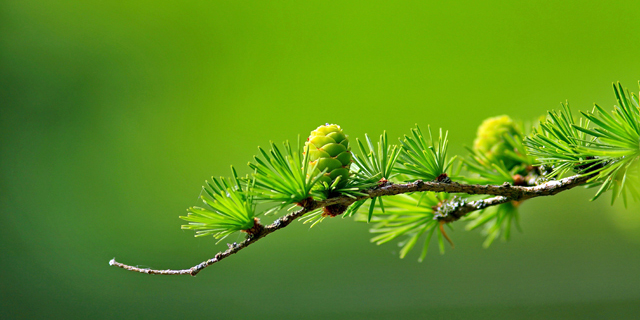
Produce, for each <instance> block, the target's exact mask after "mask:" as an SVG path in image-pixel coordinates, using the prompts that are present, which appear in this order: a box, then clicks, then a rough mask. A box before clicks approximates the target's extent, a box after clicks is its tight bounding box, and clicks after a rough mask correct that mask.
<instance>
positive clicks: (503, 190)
mask: <svg viewBox="0 0 640 320" xmlns="http://www.w3.org/2000/svg"><path fill="white" fill-rule="evenodd" d="M589 178H590V176H588V175H575V176H571V177H567V178H564V179H561V180H553V181H549V182H546V183H544V184H541V185H538V186H533V187H521V186H512V185H511V184H508V183H505V184H503V185H476V184H461V183H456V182H451V183H445V182H423V181H422V180H417V181H415V182H412V183H405V184H393V183H389V182H387V183H385V184H383V185H381V186H378V187H376V188H373V189H370V190H366V191H363V193H365V194H366V195H365V196H360V197H356V198H353V197H347V196H339V197H335V198H329V199H326V200H322V201H315V200H313V199H311V198H309V199H307V200H305V201H303V202H302V203H300V204H302V205H303V208H301V209H299V210H297V211H295V212H292V213H289V214H287V215H285V216H283V217H281V218H279V219H277V220H276V221H275V222H273V223H272V224H270V225H268V226H265V227H264V228H256V230H257V231H256V232H255V233H250V234H248V235H247V239H245V240H244V241H242V242H240V243H238V244H236V243H233V244H229V249H228V250H226V251H223V252H219V253H217V254H216V255H215V256H214V257H213V258H211V259H208V260H206V261H203V262H201V263H200V264H198V265H195V266H193V267H191V268H189V269H181V270H172V269H166V270H155V269H148V268H139V267H135V266H130V265H126V264H123V263H120V262H117V261H116V260H115V258H114V259H112V260H111V261H109V265H111V266H116V267H119V268H123V269H126V270H129V271H134V272H140V273H146V274H160V275H181V274H183V275H191V276H195V275H196V274H198V273H199V272H200V271H202V269H204V268H206V267H208V266H210V265H212V264H214V263H217V262H219V261H221V260H222V259H225V258H227V257H229V256H231V255H233V254H235V253H237V252H239V251H240V250H242V249H244V248H246V247H248V246H249V245H251V244H253V243H254V242H256V241H258V240H260V239H262V238H264V237H266V236H267V235H269V234H270V233H272V232H275V231H277V230H279V229H282V228H284V227H286V226H288V225H289V224H290V223H291V222H292V221H293V220H295V219H297V218H300V217H302V216H303V215H305V214H307V213H309V212H311V211H314V210H316V209H320V208H325V207H327V206H332V205H336V204H339V205H344V206H349V205H351V204H353V203H354V202H356V201H360V200H366V199H370V198H375V197H380V196H391V195H397V194H404V193H411V192H424V191H433V192H447V193H466V194H475V195H494V196H495V197H492V198H487V199H482V200H476V201H470V202H464V201H463V202H460V204H459V205H458V206H454V207H453V208H450V209H449V210H447V211H446V212H439V215H438V219H439V220H440V221H444V222H453V221H456V220H458V219H460V218H462V217H464V216H465V215H467V214H468V213H470V212H473V211H476V210H481V209H484V208H487V207H491V206H496V205H499V204H503V203H506V202H509V201H524V200H527V199H531V198H535V197H540V196H551V195H555V194H557V193H559V192H562V191H566V190H569V189H572V188H574V187H577V186H579V185H583V184H585V183H586V182H587V180H589ZM256 223H258V222H257V221H256Z"/></svg>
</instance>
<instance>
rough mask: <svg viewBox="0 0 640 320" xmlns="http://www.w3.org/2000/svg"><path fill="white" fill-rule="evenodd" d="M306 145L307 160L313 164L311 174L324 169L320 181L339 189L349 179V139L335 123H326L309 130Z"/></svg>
mask: <svg viewBox="0 0 640 320" xmlns="http://www.w3.org/2000/svg"><path fill="white" fill-rule="evenodd" d="M306 146H308V147H309V161H310V165H311V167H313V166H315V170H314V172H313V173H311V174H312V175H317V174H319V173H320V172H322V171H324V170H326V172H325V174H324V176H322V177H321V178H320V180H319V181H320V182H321V183H323V184H325V183H326V184H327V185H328V186H332V185H333V184H334V183H335V182H336V180H337V179H338V178H340V180H339V181H337V183H336V185H335V186H333V187H332V189H339V188H341V187H344V186H345V185H346V184H347V179H349V167H350V166H351V151H350V150H351V148H349V139H348V138H347V136H346V135H345V134H344V133H343V132H342V129H340V126H338V125H336V124H326V125H323V126H319V127H318V128H317V129H316V130H314V131H311V135H309V138H308V139H307V142H306Z"/></svg>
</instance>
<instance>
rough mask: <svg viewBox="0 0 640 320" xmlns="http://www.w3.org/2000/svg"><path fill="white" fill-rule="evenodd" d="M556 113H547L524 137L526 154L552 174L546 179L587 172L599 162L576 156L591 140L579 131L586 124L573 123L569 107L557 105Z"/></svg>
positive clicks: (582, 122) (579, 154)
mask: <svg viewBox="0 0 640 320" xmlns="http://www.w3.org/2000/svg"><path fill="white" fill-rule="evenodd" d="M561 107H562V109H561V110H560V111H556V110H552V111H549V112H548V117H547V119H546V120H545V121H543V122H541V123H540V128H538V129H534V132H533V133H532V134H531V135H530V136H528V137H526V139H525V145H526V146H527V147H528V148H529V154H531V155H532V156H534V157H536V158H537V159H538V161H539V162H540V163H544V164H545V165H548V166H551V167H552V168H553V170H552V172H551V173H550V174H549V175H548V177H550V178H552V177H560V176H564V175H566V174H567V173H569V172H579V171H581V168H589V167H591V166H595V165H597V164H598V163H602V160H600V159H595V158H589V156H588V155H586V154H584V153H582V152H580V150H579V149H578V148H579V147H586V146H589V145H591V144H592V143H593V139H591V140H590V139H589V138H588V136H587V135H586V134H585V133H584V132H583V131H581V130H580V129H585V128H588V127H589V121H588V120H584V119H579V120H578V123H576V122H575V120H574V118H573V115H572V113H571V108H569V104H566V103H563V104H561Z"/></svg>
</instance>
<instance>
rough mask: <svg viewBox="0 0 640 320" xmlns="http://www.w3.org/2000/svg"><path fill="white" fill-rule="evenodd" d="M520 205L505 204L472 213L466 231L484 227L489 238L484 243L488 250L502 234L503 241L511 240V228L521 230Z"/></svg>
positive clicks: (468, 218) (468, 217)
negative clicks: (514, 227)
mask: <svg viewBox="0 0 640 320" xmlns="http://www.w3.org/2000/svg"><path fill="white" fill-rule="evenodd" d="M519 217H520V216H519V213H518V205H517V204H516V203H514V202H507V203H503V204H501V205H499V206H495V207H490V208H487V209H484V210H479V211H475V212H473V213H471V214H470V215H469V216H467V218H466V219H465V220H471V222H470V223H469V224H467V226H466V227H465V229H466V230H474V229H476V228H478V227H480V226H484V227H485V228H484V231H483V233H484V234H485V236H486V237H487V238H486V239H485V241H484V243H483V246H484V247H485V248H488V247H489V246H490V245H491V244H492V243H493V241H494V240H495V239H497V238H498V236H499V235H500V234H501V233H502V238H503V240H505V241H507V240H509V236H510V235H511V226H512V225H514V224H515V226H516V227H517V228H518V230H520V225H519Z"/></svg>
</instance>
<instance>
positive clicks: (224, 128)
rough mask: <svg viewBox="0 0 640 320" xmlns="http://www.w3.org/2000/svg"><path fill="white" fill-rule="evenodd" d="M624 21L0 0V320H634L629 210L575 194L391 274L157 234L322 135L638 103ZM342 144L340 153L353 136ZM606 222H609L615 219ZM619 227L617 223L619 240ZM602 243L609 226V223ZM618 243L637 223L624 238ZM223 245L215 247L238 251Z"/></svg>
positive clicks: (634, 47) (320, 237)
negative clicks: (148, 270) (259, 162)
mask: <svg viewBox="0 0 640 320" xmlns="http://www.w3.org/2000/svg"><path fill="white" fill-rule="evenodd" d="M639 13H640V2H637V1H626V2H615V3H614V2H605V1H600V2H596V1H592V2H584V1H562V2H558V1H517V2H512V3H505V2H504V1H476V2H466V3H465V2H427V1H407V2H403V3H397V2H389V1H366V2H361V3H356V2H345V1H322V2H312V1H289V2H277V1H265V2H262V3H257V2H241V1H225V2H214V1H161V0H156V1H135V0H134V1H29V0H5V1H2V2H0V150H1V157H0V170H1V171H0V210H1V215H0V228H1V229H0V270H2V271H1V272H0V294H1V296H0V318H3V319H5V318H6V319H14V318H40V319H41V318H48V319H53V318H59V319H70V318H79V319H87V318H94V319H100V318H105V319H113V318H127V319H129V318H131V319H136V318H138V319H161V318H166V319H190V318H196V317H198V318H213V319H218V318H220V319H245V318H250V317H260V318H263V319H268V318H274V319H282V318H321V319H328V318H329V319H339V318H344V319H357V318H392V317H394V316H396V317H400V318H404V319H408V318H418V319H423V318H426V317H429V316H430V315H431V316H433V317H443V318H444V317H446V318H451V319H468V318H475V319H483V318H487V319H499V318H503V319H519V318H530V319H542V318H564V319H568V318H571V317H575V318H610V317H611V315H612V314H614V313H615V316H616V318H618V319H623V318H630V319H632V318H636V317H637V314H638V312H640V275H639V270H640V267H639V266H640V241H638V238H640V226H639V225H638V223H637V222H633V223H632V222H625V221H637V216H636V218H629V217H627V216H628V215H629V214H631V213H636V214H640V213H638V209H637V208H638V205H635V206H630V208H629V209H627V210H629V211H627V212H625V213H620V211H621V210H623V209H621V208H619V206H618V205H616V206H615V207H613V208H611V207H609V205H608V202H609V199H608V196H607V197H605V199H602V200H598V201H596V202H588V199H589V198H590V197H591V196H592V195H593V193H594V190H588V191H584V190H572V191H569V192H566V193H563V194H561V195H559V196H556V197H552V198H548V199H542V198H539V199H534V200H531V201H530V202H527V203H525V204H524V205H523V206H522V207H521V215H522V221H521V224H522V227H523V229H524V233H523V234H520V233H517V232H516V233H514V234H512V236H511V238H512V240H511V241H510V242H509V243H507V244H502V243H496V244H494V245H493V246H492V247H491V248H490V249H487V250H485V249H482V248H481V244H482V241H483V239H482V237H481V236H480V234H479V232H465V231H463V229H464V228H463V224H458V225H454V227H455V229H456V231H455V232H450V233H449V235H450V236H452V237H453V240H454V241H455V244H456V248H455V250H449V249H448V250H447V253H446V254H445V255H444V256H439V255H438V254H437V250H436V248H435V247H433V248H431V249H430V250H429V255H428V256H427V258H426V259H425V262H423V263H417V262H415V259H417V256H418V253H410V254H409V255H408V256H407V258H406V259H404V260H400V259H398V258H397V255H398V248H397V247H396V246H393V245H383V246H380V247H377V246H375V245H372V244H369V243H368V242H369V238H370V234H369V233H368V232H367V229H368V227H367V226H366V225H365V224H363V223H355V222H353V221H352V220H351V219H340V218H335V219H325V221H324V222H322V223H320V224H318V225H316V226H315V227H314V228H313V229H311V230H309V229H308V227H307V225H302V224H300V223H298V224H295V225H292V226H290V227H288V228H287V229H285V230H282V231H280V232H278V233H276V234H273V235H270V236H269V237H268V238H266V239H264V240H262V241H260V242H259V243H257V244H256V245H255V246H252V247H250V248H248V249H246V250H244V251H242V252H241V253H240V254H238V255H235V256H233V257H232V258H229V259H228V260H225V261H223V262H221V263H220V264H219V265H215V266H213V267H210V268H208V269H206V270H204V271H203V272H201V273H200V274H199V275H198V276H197V277H196V278H190V277H186V276H184V277H161V276H147V275H141V274H134V273H129V272H126V271H123V270H120V269H116V268H113V267H109V266H108V261H109V260H110V259H111V258H113V257H114V256H115V257H116V258H118V260H120V261H122V262H124V263H130V264H140V265H142V266H149V267H153V268H184V267H190V266H191V265H193V264H196V263H198V262H200V261H202V260H204V259H208V258H210V257H212V256H213V255H214V254H215V252H217V251H218V250H222V249H224V248H226V245H225V244H224V243H221V244H220V245H218V246H215V245H214V244H215V239H213V237H205V238H194V237H193V232H192V231H189V230H180V225H181V224H183V223H184V222H183V221H181V220H179V219H178V216H179V215H184V214H185V210H186V208H187V207H190V206H193V205H198V204H199V203H200V202H199V201H198V195H199V193H200V186H201V185H202V184H203V183H204V181H205V179H209V178H210V176H211V175H215V176H219V175H228V172H229V165H231V164H233V165H234V166H235V167H236V168H238V170H239V173H240V174H244V173H247V172H248V168H247V167H246V166H245V164H246V163H247V162H248V161H250V160H251V159H252V158H251V157H252V156H253V155H254V154H256V153H257V151H258V150H257V148H256V147H257V146H258V145H260V146H263V147H267V146H268V143H269V140H273V141H275V142H277V143H280V141H283V140H285V139H290V140H293V141H295V139H296V138H297V136H298V135H300V136H302V137H306V136H307V135H308V134H309V132H310V131H311V130H313V129H315V128H317V127H318V126H319V125H321V124H324V123H336V124H339V125H340V126H341V127H342V128H343V130H344V131H345V133H346V134H347V135H349V137H350V139H355V138H357V137H359V138H361V139H362V138H363V137H364V134H365V133H368V134H370V135H372V136H374V137H377V135H378V134H380V133H382V131H383V130H387V132H388V134H389V139H390V141H395V139H396V138H397V137H400V136H402V135H403V134H408V133H409V132H410V129H411V128H412V127H414V124H415V123H418V124H419V125H421V126H422V127H425V128H426V126H427V125H431V126H432V127H433V128H439V127H443V128H444V129H446V130H449V138H450V153H451V154H465V152H464V151H463V148H462V147H463V145H467V146H471V145H472V143H473V139H474V135H475V133H476V128H477V126H478V125H479V124H480V123H481V122H482V120H483V119H485V118H487V117H490V116H497V115H502V114H509V115H510V116H511V117H512V118H513V119H514V120H534V119H537V118H538V117H539V116H540V115H543V114H544V113H545V112H546V110H548V109H551V108H558V107H559V103H560V102H561V101H564V100H565V99H568V100H569V103H570V104H571V106H572V108H573V109H574V110H587V109H590V108H591V105H592V103H593V102H598V103H599V104H600V105H601V106H603V107H607V108H610V107H611V106H612V105H613V104H614V101H615V100H614V96H613V92H612V89H611V82H614V81H621V82H622V83H623V85H624V86H626V87H629V88H630V89H633V90H637V81H638V80H640V72H639V71H640V60H639V59H638V57H639V56H640V41H638V35H639V34H640V24H638V14H639ZM354 141H355V140H354ZM621 217H623V218H621ZM621 221H622V222H621ZM621 226H622V227H621ZM634 226H635V227H634ZM241 239H242V238H241V236H240V235H238V236H230V237H229V238H227V239H225V241H227V240H228V241H229V242H233V241H240V240H241Z"/></svg>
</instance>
